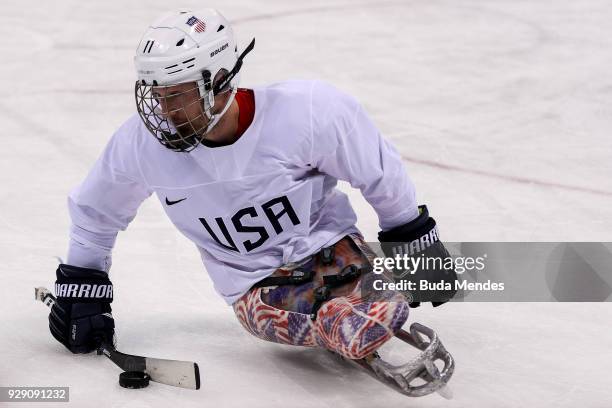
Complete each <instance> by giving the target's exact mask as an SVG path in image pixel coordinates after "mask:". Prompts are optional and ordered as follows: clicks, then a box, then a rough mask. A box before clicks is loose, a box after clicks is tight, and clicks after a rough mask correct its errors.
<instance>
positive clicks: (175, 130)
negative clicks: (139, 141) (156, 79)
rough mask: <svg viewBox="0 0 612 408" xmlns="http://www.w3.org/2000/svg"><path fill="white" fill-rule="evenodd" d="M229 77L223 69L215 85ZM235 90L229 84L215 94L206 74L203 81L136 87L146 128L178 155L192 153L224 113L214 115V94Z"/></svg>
mask: <svg viewBox="0 0 612 408" xmlns="http://www.w3.org/2000/svg"><path fill="white" fill-rule="evenodd" d="M226 74H227V70H225V69H221V70H220V71H219V72H218V73H217V75H216V76H215V84H216V83H218V82H219V81H220V80H222V79H223V77H224V76H225V75H226ZM230 90H232V91H233V89H232V88H231V87H230V86H229V84H227V86H224V87H223V88H221V89H218V90H217V92H214V91H213V84H212V83H211V80H210V73H209V72H208V71H205V72H204V73H203V79H202V80H199V81H192V82H186V83H180V84H172V85H164V86H159V85H155V84H153V85H147V84H146V83H144V82H143V81H137V82H136V84H135V88H134V95H135V98H136V108H137V110H138V114H139V115H140V118H141V119H142V121H143V123H144V124H145V126H146V127H147V129H148V130H149V131H150V132H151V133H152V134H153V135H154V136H155V137H156V138H157V140H158V141H159V142H160V143H161V144H162V145H163V146H165V147H166V148H168V149H170V150H173V151H176V152H189V151H191V150H193V149H195V148H196V147H197V146H198V145H199V144H200V143H201V142H202V140H203V139H204V138H205V135H206V133H207V132H208V131H209V130H210V129H211V128H212V127H213V126H214V125H215V124H216V123H217V121H218V119H219V117H220V116H221V115H222V114H223V113H225V110H226V109H227V108H228V107H229V104H230V103H231V100H232V99H233V98H230V100H228V101H227V103H226V106H225V109H224V110H223V112H221V113H220V114H218V115H215V114H213V112H212V110H213V108H214V104H215V94H217V95H218V94H222V93H225V92H227V91H230Z"/></svg>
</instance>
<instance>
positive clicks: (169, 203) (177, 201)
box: [166, 197, 187, 205]
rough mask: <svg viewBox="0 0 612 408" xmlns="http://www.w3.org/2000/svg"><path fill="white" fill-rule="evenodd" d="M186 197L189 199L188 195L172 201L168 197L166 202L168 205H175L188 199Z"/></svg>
mask: <svg viewBox="0 0 612 408" xmlns="http://www.w3.org/2000/svg"><path fill="white" fill-rule="evenodd" d="M186 199H187V197H185V198H181V199H180V200H176V201H170V200H168V197H166V204H168V205H174V204H176V203H180V202H181V201H183V200H186Z"/></svg>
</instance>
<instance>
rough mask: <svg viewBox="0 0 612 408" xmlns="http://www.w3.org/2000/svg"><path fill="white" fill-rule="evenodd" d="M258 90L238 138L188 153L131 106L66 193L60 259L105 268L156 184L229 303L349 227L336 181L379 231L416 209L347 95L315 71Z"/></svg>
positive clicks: (351, 218) (395, 164)
mask: <svg viewBox="0 0 612 408" xmlns="http://www.w3.org/2000/svg"><path fill="white" fill-rule="evenodd" d="M254 97H255V116H254V118H253V122H252V123H251V125H250V126H249V127H248V129H247V130H246V131H245V133H244V134H243V135H242V136H241V137H240V138H239V139H238V140H237V141H236V142H234V143H233V144H231V145H229V146H222V147H214V148H210V147H206V146H203V145H200V146H198V147H197V148H196V149H194V150H193V151H191V152H189V153H178V152H173V151H171V150H169V149H167V148H165V147H164V146H162V145H161V144H160V143H159V142H158V141H157V140H156V139H155V138H154V137H153V135H151V134H150V133H149V131H148V130H147V129H146V128H145V126H144V125H143V123H142V122H141V120H140V118H139V116H138V115H134V116H132V117H131V118H130V119H128V120H127V121H126V122H125V123H124V124H123V125H122V126H121V127H120V128H119V129H118V130H117V132H116V133H115V134H114V135H113V137H112V139H111V140H110V141H109V143H108V145H107V147H106V149H105V150H104V152H103V154H102V156H101V157H100V158H99V159H98V161H97V162H96V163H95V165H94V167H93V168H92V169H91V171H90V173H89V174H88V176H87V177H86V178H85V180H84V181H83V182H82V183H81V184H80V185H79V186H78V187H77V188H76V189H74V190H73V191H72V192H71V194H70V197H69V200H68V201H69V210H70V216H71V219H72V227H71V231H70V235H71V236H70V237H71V239H70V248H69V254H68V260H67V262H68V263H69V264H73V265H76V266H83V267H90V268H97V269H104V270H108V269H109V268H110V259H111V250H112V247H113V245H114V242H115V238H116V235H117V232H118V231H119V230H123V229H125V228H126V227H127V226H128V224H129V222H130V221H131V220H132V219H133V218H134V216H135V215H136V211H137V209H138V207H139V205H140V204H141V203H142V201H143V200H144V199H146V198H147V197H149V196H150V195H151V194H152V193H155V194H156V195H157V198H158V199H159V200H160V201H161V203H162V206H163V208H164V209H165V211H166V214H167V215H168V217H170V220H172V222H173V223H174V225H175V226H176V227H177V228H178V229H179V230H180V231H181V232H182V233H183V234H184V235H185V236H187V237H188V238H189V239H190V240H191V241H193V242H194V243H195V245H196V246H197V248H198V249H199V251H200V254H201V257H202V260H203V262H204V264H205V266H206V270H207V271H208V273H209V275H210V277H211V279H212V281H213V283H214V286H215V289H216V291H217V292H218V293H219V294H220V295H221V296H222V297H223V298H224V299H225V301H226V302H227V303H228V304H232V303H233V302H234V301H236V300H237V299H238V298H239V297H240V296H241V295H242V294H244V293H245V292H246V291H247V290H248V289H249V288H250V287H251V286H252V285H253V284H255V283H256V282H258V281H259V280H261V279H263V278H265V277H266V276H269V275H270V274H271V273H272V272H274V270H275V269H277V268H278V267H279V266H282V265H284V264H286V263H288V262H295V261H299V260H301V259H303V258H305V257H307V256H309V255H311V254H313V253H315V252H316V251H318V250H319V249H321V248H322V247H325V246H328V245H331V244H332V243H335V242H336V241H338V240H339V239H340V238H342V237H343V236H344V235H346V234H347V233H350V232H356V231H357V228H356V227H355V223H356V215H355V213H354V211H353V209H352V208H351V205H350V203H349V200H348V198H347V196H346V195H345V194H343V193H342V192H340V191H339V190H337V189H336V188H335V187H336V183H337V180H339V179H340V180H346V181H348V182H350V184H351V185H352V186H353V187H355V188H359V189H360V190H361V192H362V194H363V195H364V197H365V198H366V200H367V201H368V202H369V203H370V204H371V205H372V206H373V207H374V209H375V210H376V212H377V214H378V216H379V221H380V226H381V228H382V229H390V228H392V227H394V226H397V225H401V224H403V223H406V222H408V221H410V220H412V219H414V218H416V216H417V214H418V210H417V204H416V200H415V191H414V187H413V184H412V182H411V181H410V179H409V177H408V175H407V173H406V170H405V168H404V166H403V164H402V161H401V158H400V156H399V154H398V153H397V151H396V150H395V149H394V148H393V147H392V146H391V145H390V144H389V143H388V142H387V141H385V140H384V139H383V138H382V137H381V135H380V134H379V132H378V130H377V129H376V127H375V126H374V124H373V123H372V121H371V120H370V119H369V118H368V116H367V115H366V113H365V112H364V110H363V108H362V107H361V106H360V105H359V104H358V103H357V102H356V101H355V99H353V98H352V97H350V96H348V95H346V94H344V93H341V92H340V91H338V90H337V89H335V88H333V87H331V86H330V85H327V84H325V83H322V82H315V81H290V82H283V83H279V84H275V85H271V86H268V87H263V88H259V89H257V88H256V89H254Z"/></svg>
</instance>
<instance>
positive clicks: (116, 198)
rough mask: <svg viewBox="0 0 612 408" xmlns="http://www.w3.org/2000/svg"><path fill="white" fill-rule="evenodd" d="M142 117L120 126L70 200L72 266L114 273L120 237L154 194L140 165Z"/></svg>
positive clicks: (69, 259)
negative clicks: (115, 247)
mask: <svg viewBox="0 0 612 408" xmlns="http://www.w3.org/2000/svg"><path fill="white" fill-rule="evenodd" d="M139 125H140V119H139V118H138V117H137V116H134V117H132V118H131V119H129V120H128V121H126V123H125V124H124V125H123V126H121V127H120V128H119V129H118V130H117V132H115V134H114V135H113V137H112V138H111V140H110V141H109V143H108V144H107V146H106V148H105V150H104V152H103V153H102V155H101V156H100V157H99V158H98V160H97V161H96V163H95V164H94V166H93V167H92V168H91V170H90V172H89V174H88V175H87V177H86V178H85V179H84V180H83V182H82V183H81V184H80V185H78V186H77V187H76V188H75V189H73V190H72V191H71V193H70V195H69V197H68V209H69V213H70V218H71V220H72V225H71V228H70V242H69V248H68V259H67V263H69V264H71V265H75V266H80V267H88V268H95V269H101V270H106V271H108V269H109V268H110V264H111V251H112V248H113V245H114V243H115V239H116V236H117V232H118V231H119V230H124V229H125V228H126V227H127V226H128V224H129V223H130V221H131V220H132V219H133V218H134V216H135V215H136V211H137V210H138V207H139V206H140V204H141V203H142V202H143V201H144V200H145V199H146V198H147V197H149V196H150V195H151V193H152V190H151V189H150V188H149V187H148V186H147V184H146V182H145V180H144V178H143V177H142V172H141V171H140V168H139V164H138V155H137V154H136V149H137V137H138V134H139V132H137V131H135V128H136V127H137V126H139Z"/></svg>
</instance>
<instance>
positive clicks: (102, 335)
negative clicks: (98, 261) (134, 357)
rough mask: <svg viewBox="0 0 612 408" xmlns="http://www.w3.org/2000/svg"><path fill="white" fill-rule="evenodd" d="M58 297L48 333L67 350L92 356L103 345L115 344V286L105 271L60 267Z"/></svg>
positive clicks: (69, 266)
mask: <svg viewBox="0 0 612 408" xmlns="http://www.w3.org/2000/svg"><path fill="white" fill-rule="evenodd" d="M55 296H56V297H57V301H56V302H55V304H54V305H53V307H52V308H51V313H49V330H51V334H52V335H53V337H55V339H56V340H57V341H59V342H60V343H62V344H63V345H64V346H66V348H68V350H70V351H72V352H73V353H89V352H91V351H94V350H96V349H97V348H98V346H99V345H100V343H102V342H105V343H106V344H110V345H112V344H114V334H115V321H114V320H113V316H112V314H111V306H110V303H111V302H112V301H113V284H112V283H111V281H110V280H109V279H108V274H107V273H106V272H104V271H99V270H97V269H88V268H79V267H77V266H72V265H65V264H60V265H59V266H58V267H57V280H56V281H55Z"/></svg>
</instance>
